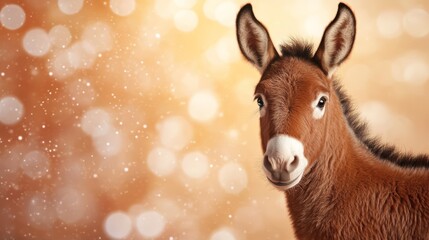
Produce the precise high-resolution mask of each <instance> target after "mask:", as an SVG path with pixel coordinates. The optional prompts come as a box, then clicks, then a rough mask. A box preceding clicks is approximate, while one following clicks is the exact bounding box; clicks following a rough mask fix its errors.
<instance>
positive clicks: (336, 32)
mask: <svg viewBox="0 0 429 240" xmlns="http://www.w3.org/2000/svg"><path fill="white" fill-rule="evenodd" d="M355 35H356V19H355V16H354V14H353V12H352V10H351V9H350V8H349V7H348V6H347V5H345V4H344V3H340V4H339V5H338V11H337V15H336V16H335V18H334V20H332V22H331V23H330V24H329V25H328V26H327V27H326V29H325V32H324V34H323V37H322V41H321V43H320V45H319V48H318V49H317V51H316V53H315V54H314V60H315V61H316V62H317V63H318V64H319V65H320V66H321V67H322V70H323V71H324V72H325V74H326V75H327V76H328V77H331V76H332V74H333V73H334V71H335V69H336V68H337V67H338V66H339V65H340V64H341V63H342V62H343V61H344V60H345V59H346V58H347V57H348V56H349V54H350V52H351V50H352V48H353V43H354V41H355Z"/></svg>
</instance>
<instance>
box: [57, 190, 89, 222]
mask: <svg viewBox="0 0 429 240" xmlns="http://www.w3.org/2000/svg"><path fill="white" fill-rule="evenodd" d="M87 195H88V193H87V192H85V193H84V192H82V191H78V190H77V189H75V188H74V187H63V188H61V189H59V190H58V191H57V193H56V199H55V202H56V206H55V209H56V212H57V216H58V218H59V219H61V220H62V221H63V222H65V223H67V224H72V223H76V222H78V221H80V220H81V219H82V218H83V217H85V215H86V214H87V212H88V208H89V205H90V204H89V202H88V199H87Z"/></svg>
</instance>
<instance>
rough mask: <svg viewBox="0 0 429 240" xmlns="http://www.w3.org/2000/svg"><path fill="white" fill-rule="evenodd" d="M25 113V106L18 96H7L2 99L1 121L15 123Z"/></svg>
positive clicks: (0, 105)
mask: <svg viewBox="0 0 429 240" xmlns="http://www.w3.org/2000/svg"><path fill="white" fill-rule="evenodd" d="M23 115H24V106H23V105H22V103H21V101H19V99H18V98H16V97H13V96H6V97H3V98H2V99H0V122H1V123H3V124H6V125H13V124H16V123H17V122H19V120H21V118H22V116H23Z"/></svg>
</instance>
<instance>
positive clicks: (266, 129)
mask: <svg viewBox="0 0 429 240" xmlns="http://www.w3.org/2000/svg"><path fill="white" fill-rule="evenodd" d="M259 122H260V126H259V127H260V132H261V144H262V151H263V152H264V153H265V151H266V150H267V144H268V140H270V137H271V136H270V132H271V131H270V125H269V121H268V118H267V116H264V117H261V118H260V121H259Z"/></svg>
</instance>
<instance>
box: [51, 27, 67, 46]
mask: <svg viewBox="0 0 429 240" xmlns="http://www.w3.org/2000/svg"><path fill="white" fill-rule="evenodd" d="M48 35H49V39H50V41H51V44H52V46H53V47H56V48H65V47H67V46H68V45H69V44H70V42H71V40H72V36H71V33H70V30H69V29H68V28H67V27H66V26H64V25H56V26H54V27H52V28H51V30H49V33H48Z"/></svg>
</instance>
